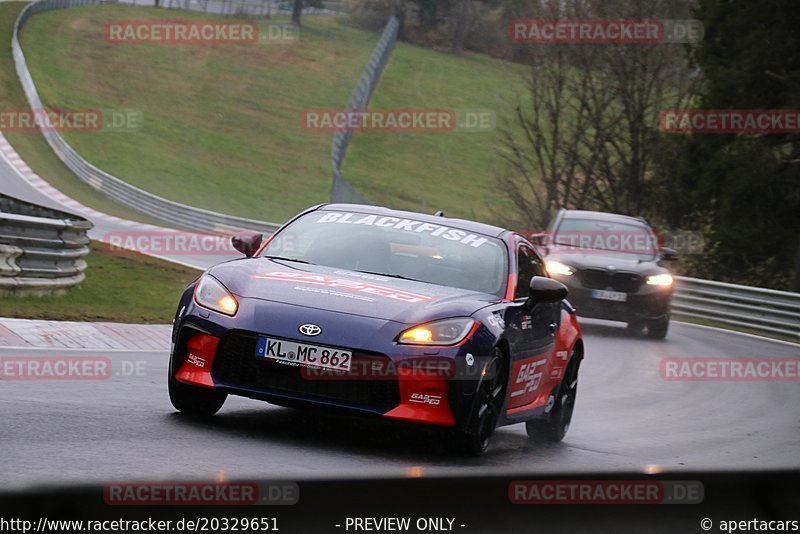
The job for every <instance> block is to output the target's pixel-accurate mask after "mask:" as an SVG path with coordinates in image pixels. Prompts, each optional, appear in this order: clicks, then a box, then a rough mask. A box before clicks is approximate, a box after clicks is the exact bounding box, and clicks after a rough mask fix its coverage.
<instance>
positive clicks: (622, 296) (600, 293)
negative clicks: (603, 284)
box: [592, 289, 628, 302]
mask: <svg viewBox="0 0 800 534" xmlns="http://www.w3.org/2000/svg"><path fill="white" fill-rule="evenodd" d="M592 298H593V299H600V300H613V301H614V302H625V301H626V300H628V294H627V293H623V292H622V291H605V290H603V289H595V290H593V291H592Z"/></svg>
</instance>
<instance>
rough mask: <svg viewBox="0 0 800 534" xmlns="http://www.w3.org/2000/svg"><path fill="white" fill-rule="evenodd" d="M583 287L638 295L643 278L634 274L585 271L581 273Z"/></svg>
mask: <svg viewBox="0 0 800 534" xmlns="http://www.w3.org/2000/svg"><path fill="white" fill-rule="evenodd" d="M580 280H581V284H582V285H583V287H585V288H588V289H608V288H611V289H613V290H614V291H621V292H623V293H636V292H637V291H639V288H640V287H642V277H641V276H639V275H638V274H634V273H624V272H619V273H613V274H612V273H610V272H608V271H604V270H602V269H583V270H582V271H581V272H580Z"/></svg>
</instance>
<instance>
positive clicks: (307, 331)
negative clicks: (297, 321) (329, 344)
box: [298, 324, 322, 337]
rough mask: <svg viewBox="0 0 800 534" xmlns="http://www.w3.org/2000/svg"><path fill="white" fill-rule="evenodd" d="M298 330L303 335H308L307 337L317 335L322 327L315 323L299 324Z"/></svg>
mask: <svg viewBox="0 0 800 534" xmlns="http://www.w3.org/2000/svg"><path fill="white" fill-rule="evenodd" d="M298 330H299V331H300V333H301V334H303V335H304V336H309V337H313V336H318V335H320V334H321V333H322V328H320V327H319V326H317V325H315V324H304V325H301V326H300V328H298Z"/></svg>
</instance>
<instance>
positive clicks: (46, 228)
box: [0, 194, 92, 294]
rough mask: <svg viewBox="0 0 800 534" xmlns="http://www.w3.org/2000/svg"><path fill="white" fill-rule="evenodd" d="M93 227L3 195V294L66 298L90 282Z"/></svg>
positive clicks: (0, 283)
mask: <svg viewBox="0 0 800 534" xmlns="http://www.w3.org/2000/svg"><path fill="white" fill-rule="evenodd" d="M91 228H92V223H90V222H89V221H87V220H86V219H84V218H82V217H78V216H77V215H72V214H69V213H65V212H61V211H56V210H52V209H49V208H43V207H41V206H38V205H36V204H30V203H28V202H23V201H22V200H19V199H16V198H14V197H10V196H7V195H3V194H0V293H39V294H50V293H61V292H64V291H66V290H67V289H69V288H70V287H72V286H75V285H77V284H79V283H81V282H82V281H83V279H84V278H85V275H84V271H85V270H86V261H85V260H84V258H85V257H86V255H87V254H89V247H88V244H89V236H88V235H87V232H88V231H89V230H90V229H91Z"/></svg>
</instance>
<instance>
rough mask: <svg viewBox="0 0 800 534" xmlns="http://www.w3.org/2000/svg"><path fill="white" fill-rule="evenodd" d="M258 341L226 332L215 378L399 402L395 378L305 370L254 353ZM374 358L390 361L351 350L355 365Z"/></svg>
mask: <svg viewBox="0 0 800 534" xmlns="http://www.w3.org/2000/svg"><path fill="white" fill-rule="evenodd" d="M257 344H258V336H257V335H256V334H252V333H249V332H231V333H229V334H228V335H226V336H225V337H224V338H223V339H222V340H221V341H220V345H219V348H218V349H217V354H216V356H215V358H214V365H213V368H212V374H213V376H214V379H215V380H216V381H218V382H220V383H222V384H224V385H226V386H230V387H234V388H236V387H239V388H244V389H250V390H256V391H258V390H264V389H266V390H271V391H273V392H276V393H286V394H298V395H300V396H302V397H313V398H316V400H327V401H334V402H341V403H345V404H355V405H360V406H364V407H368V408H374V409H390V408H394V407H395V406H397V404H398V403H399V402H400V401H399V398H400V394H399V390H398V384H397V380H394V379H384V380H372V379H369V378H368V377H367V378H365V377H363V376H361V377H358V378H356V379H343V378H341V377H336V376H332V373H326V372H325V371H322V372H320V373H316V374H314V373H310V372H305V373H304V371H303V368H301V367H293V366H290V365H284V364H281V363H278V362H276V361H274V360H269V359H265V358H259V357H257V356H256V346H257ZM375 362H379V363H381V364H383V365H384V367H386V366H390V365H391V362H390V361H389V358H387V357H386V356H384V355H380V354H371V353H359V352H353V361H352V368H354V369H367V368H372V366H373V364H374V363H375ZM368 363H369V365H368ZM304 374H305V376H304Z"/></svg>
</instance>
